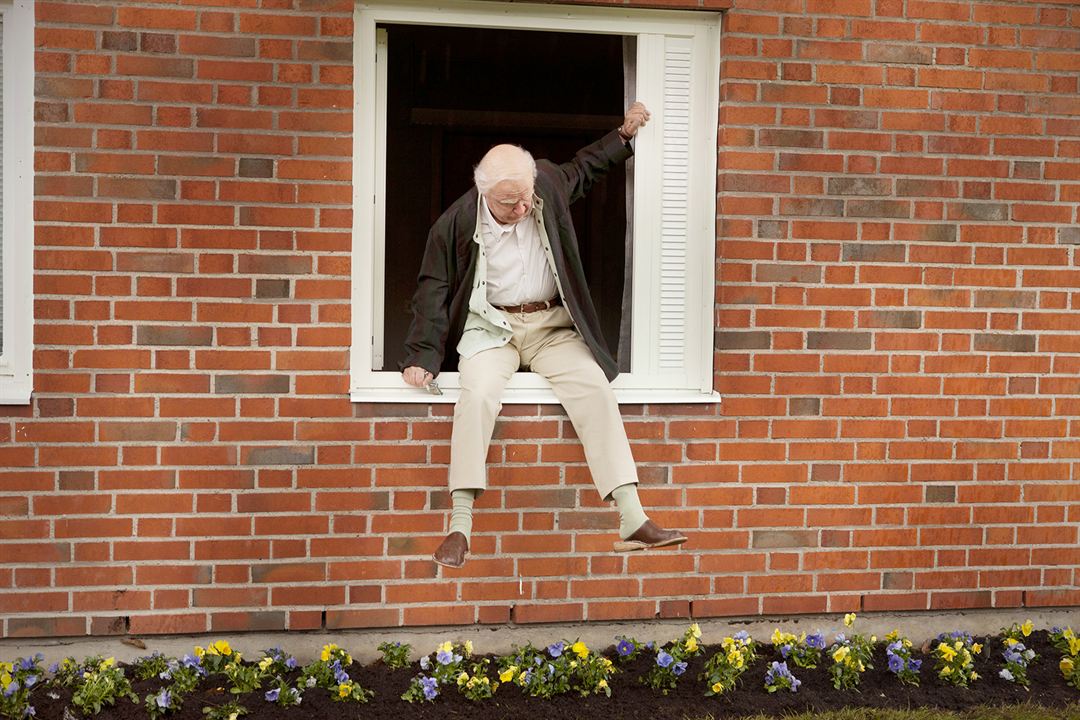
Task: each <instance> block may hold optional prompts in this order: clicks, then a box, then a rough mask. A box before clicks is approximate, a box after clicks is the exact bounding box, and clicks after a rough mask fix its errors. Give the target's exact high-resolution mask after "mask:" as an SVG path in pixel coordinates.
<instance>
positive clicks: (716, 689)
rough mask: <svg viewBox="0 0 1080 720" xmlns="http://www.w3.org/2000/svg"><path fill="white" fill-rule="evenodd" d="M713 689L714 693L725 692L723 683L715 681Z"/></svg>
mask: <svg viewBox="0 0 1080 720" xmlns="http://www.w3.org/2000/svg"><path fill="white" fill-rule="evenodd" d="M712 691H713V692H714V693H722V692H724V686H723V684H721V683H713V686H712Z"/></svg>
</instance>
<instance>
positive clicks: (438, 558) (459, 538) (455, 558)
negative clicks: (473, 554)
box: [431, 530, 469, 568]
mask: <svg viewBox="0 0 1080 720" xmlns="http://www.w3.org/2000/svg"><path fill="white" fill-rule="evenodd" d="M468 554H469V541H468V540H466V539H465V536H464V535H463V534H461V533H459V532H458V531H457V530H455V531H454V532H452V533H450V534H449V535H447V536H446V537H445V538H443V541H442V544H441V545H439V547H438V549H437V550H436V551H435V554H434V555H432V556H431V559H432V560H434V561H435V562H436V563H437V564H439V565H442V566H443V567H448V568H459V567H461V566H462V565H464V564H465V556H466V555H468Z"/></svg>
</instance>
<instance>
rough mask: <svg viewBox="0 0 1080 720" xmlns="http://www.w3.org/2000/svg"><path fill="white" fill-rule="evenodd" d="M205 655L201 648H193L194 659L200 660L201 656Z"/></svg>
mask: <svg viewBox="0 0 1080 720" xmlns="http://www.w3.org/2000/svg"><path fill="white" fill-rule="evenodd" d="M205 654H206V651H205V650H203V649H202V648H201V647H199V646H198V645H196V646H195V657H197V658H201V657H202V656H203V655H205Z"/></svg>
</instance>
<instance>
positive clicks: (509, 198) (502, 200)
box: [491, 190, 533, 207]
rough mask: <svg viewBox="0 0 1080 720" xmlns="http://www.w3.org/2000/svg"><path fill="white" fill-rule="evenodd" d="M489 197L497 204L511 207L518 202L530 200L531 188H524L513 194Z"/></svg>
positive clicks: (531, 195)
mask: <svg viewBox="0 0 1080 720" xmlns="http://www.w3.org/2000/svg"><path fill="white" fill-rule="evenodd" d="M491 199H492V200H494V201H495V202H496V203H498V204H499V205H505V206H506V207H513V206H514V205H517V204H518V203H529V202H532V199H533V191H532V190H526V191H525V192H520V193H517V194H515V195H503V196H502V197H493V198H491Z"/></svg>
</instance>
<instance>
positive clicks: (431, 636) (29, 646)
mask: <svg viewBox="0 0 1080 720" xmlns="http://www.w3.org/2000/svg"><path fill="white" fill-rule="evenodd" d="M843 616H844V613H842V612H841V613H831V614H823V615H791V616H783V615H780V616H755V617H748V618H705V619H701V620H697V622H698V624H699V625H700V626H701V631H702V641H703V643H704V644H706V645H708V644H717V643H719V642H720V641H721V640H722V639H723V638H724V636H726V635H731V634H733V633H736V632H739V631H740V630H745V631H747V632H748V633H750V635H751V637H753V638H754V639H755V640H757V641H758V642H761V643H768V642H769V637H770V636H771V635H772V632H773V630H774V629H776V628H780V629H782V630H784V631H786V632H792V633H796V634H798V633H802V632H807V633H810V632H813V631H815V630H821V631H822V632H824V633H825V635H826V639H827V640H828V641H830V642H831V640H832V636H833V635H835V634H836V633H837V632H840V631H841V630H843V629H844V626H843ZM1028 619H1030V620H1031V621H1032V623H1034V625H1035V629H1036V630H1043V629H1049V628H1051V627H1055V626H1056V627H1066V626H1071V627H1073V628H1074V629H1080V608H1073V609H1047V610H1031V609H1025V608H1008V609H994V610H961V611H956V610H953V611H948V612H938V611H935V612H905V613H866V614H860V615H859V617H858V620H857V622H856V626H855V628H856V631H858V632H860V633H862V634H864V635H871V634H873V635H877V636H878V639H879V640H880V639H881V638H883V637H884V636H885V634H886V633H888V632H890V631H892V630H894V629H899V630H900V633H901V634H902V635H905V636H907V637H908V638H910V639H911V641H912V642H914V643H915V644H916V645H918V644H921V643H922V642H923V641H925V640H929V639H931V638H933V637H936V636H937V635H938V634H939V633H942V632H951V631H953V630H965V631H967V632H969V633H971V634H972V635H994V634H997V633H998V632H1000V631H1001V629H1002V628H1004V627H1008V626H1009V625H1011V624H1012V623H1014V622H1017V623H1022V622H1024V621H1025V620H1028ZM691 622H694V620H692V619H678V620H655V621H652V622H642V621H632V622H629V621H628V622H609V623H552V624H541V625H456V626H450V627H421V628H375V629H371V630H342V631H333V632H327V631H314V632H301V631H296V632H272V633H261V632H252V633H231V634H230V633H222V634H218V635H213V634H204V635H146V636H140V637H138V638H137V640H138V641H141V642H142V643H143V644H145V645H146V648H145V649H143V648H140V647H137V646H135V645H132V644H129V642H131V641H133V640H136V638H134V637H133V636H110V637H66V638H25V639H23V638H8V639H5V640H0V660H7V661H10V660H13V659H15V658H18V657H27V656H30V655H34V654H35V653H39V652H40V653H42V654H43V655H44V656H45V665H46V667H47V666H48V665H51V664H52V663H54V662H57V661H59V660H62V659H63V658H65V657H69V656H70V657H74V658H76V659H77V660H82V659H83V658H85V657H91V656H94V655H102V656H104V657H115V658H116V659H117V660H118V661H121V662H130V661H131V660H134V659H135V658H138V657H142V656H145V655H149V654H151V653H154V652H160V653H162V654H164V655H167V656H174V657H182V656H183V655H185V654H186V653H189V652H191V651H192V648H193V647H194V646H196V645H202V646H204V647H205V646H206V645H207V644H208V643H211V642H213V641H214V640H220V639H224V640H228V641H229V643H230V645H232V647H233V648H234V649H236V650H239V651H240V652H241V653H242V654H243V656H244V657H245V658H246V659H248V660H254V659H257V658H259V657H261V654H262V651H264V650H266V649H267V648H271V647H275V646H276V647H281V648H282V649H283V650H286V651H287V652H289V653H291V654H292V655H294V656H295V657H296V659H297V661H298V662H300V663H301V664H303V663H307V662H310V661H311V660H313V659H315V658H317V657H318V655H319V652H320V651H321V649H322V647H323V645H325V644H326V643H336V644H337V645H339V646H341V647H343V648H345V649H346V650H348V651H349V652H350V653H351V654H352V655H353V657H354V658H355V659H356V660H357V661H358V662H360V663H363V664H367V663H370V662H371V661H373V660H375V659H377V658H378V657H380V653H379V652H378V650H377V649H376V646H377V645H379V643H382V642H384V641H391V642H393V641H400V642H402V643H409V644H410V645H412V647H413V659H414V660H415V659H417V658H419V657H420V656H421V655H424V654H427V653H430V652H433V651H434V650H435V647H436V646H437V645H438V644H439V643H441V642H443V641H445V640H453V641H459V642H465V641H466V640H471V641H472V642H473V645H474V647H475V650H476V652H477V653H480V654H485V655H486V654H496V655H501V654H505V653H507V652H509V651H510V650H511V648H512V647H513V646H514V645H519V646H523V645H525V644H526V643H529V642H531V643H533V644H534V645H538V646H539V645H548V644H550V643H552V642H555V641H557V640H560V639H566V640H571V641H572V640H575V639H581V640H583V641H584V642H585V644H586V645H588V646H589V647H590V648H591V649H593V650H603V649H605V648H607V647H608V646H610V645H613V644H614V643H615V636H617V635H626V636H628V637H634V638H636V639H638V640H640V641H643V642H644V641H648V640H656V641H657V642H661V643H663V642H667V641H668V640H673V639H675V638H676V637H678V636H680V635H681V634H682V632H683V631H684V630H685V629H686V627H687V626H688V625H689V624H690V623H691Z"/></svg>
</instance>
